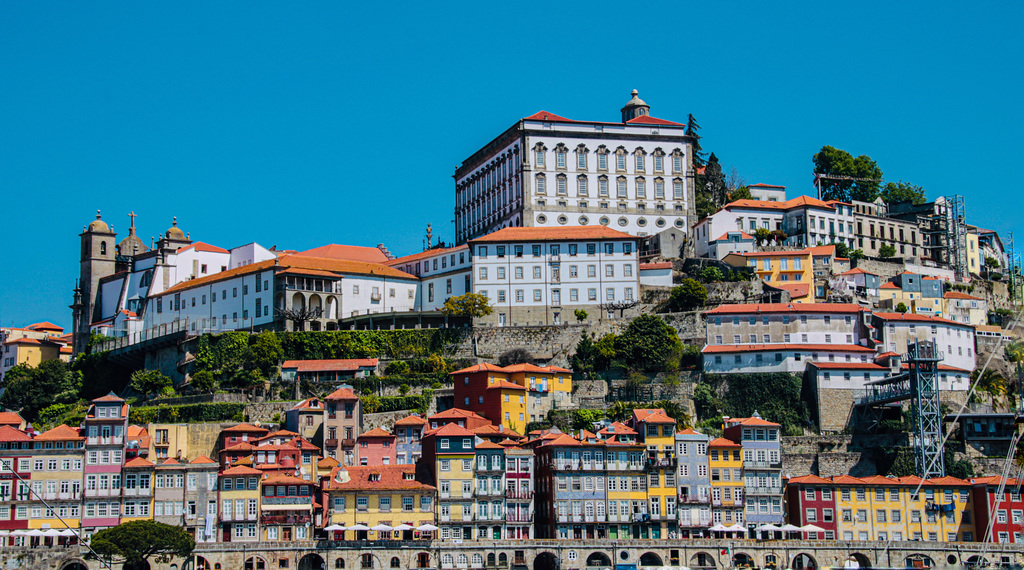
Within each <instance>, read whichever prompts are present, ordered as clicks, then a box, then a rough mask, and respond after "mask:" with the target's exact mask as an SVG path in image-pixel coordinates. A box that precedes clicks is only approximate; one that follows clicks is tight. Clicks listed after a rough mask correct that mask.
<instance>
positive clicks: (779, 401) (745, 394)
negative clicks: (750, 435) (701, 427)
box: [693, 373, 810, 435]
mask: <svg viewBox="0 0 1024 570" xmlns="http://www.w3.org/2000/svg"><path fill="white" fill-rule="evenodd" d="M723 383H724V384H725V386H726V387H727V389H726V390H724V391H723V392H724V393H723V395H722V396H719V395H718V387H719V386H720V385H722V384H723ZM802 384H803V380H802V379H801V378H800V377H799V376H796V375H793V374H785V373H771V374H716V375H713V376H711V375H705V376H704V379H703V380H702V381H701V383H700V384H698V385H697V386H694V390H693V403H694V406H695V407H696V409H697V417H698V418H699V419H701V420H704V419H707V418H709V417H714V416H719V415H727V416H732V417H749V416H750V415H751V414H753V413H754V412H755V411H756V412H758V413H760V414H761V417H763V418H764V419H766V420H768V421H771V422H775V423H778V424H780V425H781V426H782V429H783V432H784V433H786V434H787V435H790V434H800V433H802V431H803V428H804V426H805V425H808V424H809V422H808V417H809V416H810V413H809V411H808V409H807V404H806V402H804V401H803V399H802V398H801V387H802Z"/></svg>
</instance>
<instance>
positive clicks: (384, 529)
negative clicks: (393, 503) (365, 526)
mask: <svg viewBox="0 0 1024 570" xmlns="http://www.w3.org/2000/svg"><path fill="white" fill-rule="evenodd" d="M393 528H394V527H392V526H389V525H386V524H379V525H375V526H371V527H370V530H374V531H377V532H391V530H392V529H393Z"/></svg>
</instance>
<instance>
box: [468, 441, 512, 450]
mask: <svg viewBox="0 0 1024 570" xmlns="http://www.w3.org/2000/svg"><path fill="white" fill-rule="evenodd" d="M475 447H476V449H505V448H504V447H502V446H500V445H498V444H497V443H494V442H492V441H489V440H486V439H485V440H484V441H481V442H480V443H478V444H476V446H475Z"/></svg>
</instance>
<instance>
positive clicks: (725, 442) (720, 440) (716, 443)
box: [708, 437, 743, 447]
mask: <svg viewBox="0 0 1024 570" xmlns="http://www.w3.org/2000/svg"><path fill="white" fill-rule="evenodd" d="M708 447H743V446H742V445H740V444H738V443H736V442H735V441H732V440H731V439H725V438H724V437H716V438H715V439H712V440H711V441H710V442H708Z"/></svg>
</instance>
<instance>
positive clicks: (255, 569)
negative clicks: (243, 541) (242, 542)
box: [245, 556, 269, 570]
mask: <svg viewBox="0 0 1024 570" xmlns="http://www.w3.org/2000/svg"><path fill="white" fill-rule="evenodd" d="M268 569H269V567H268V566H267V561H266V560H264V559H262V558H260V557H259V556H250V557H249V558H248V559H246V561H245V570H268Z"/></svg>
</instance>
